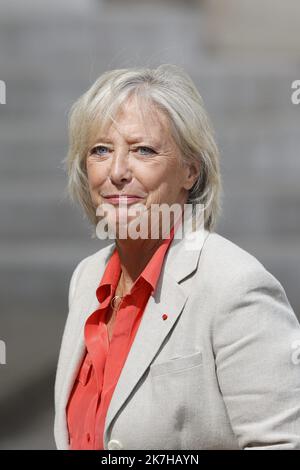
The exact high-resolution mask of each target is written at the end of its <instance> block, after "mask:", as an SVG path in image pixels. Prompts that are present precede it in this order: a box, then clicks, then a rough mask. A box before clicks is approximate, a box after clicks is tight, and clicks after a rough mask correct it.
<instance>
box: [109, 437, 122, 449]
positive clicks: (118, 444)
mask: <svg viewBox="0 0 300 470" xmlns="http://www.w3.org/2000/svg"><path fill="white" fill-rule="evenodd" d="M107 448H108V450H120V449H123V446H122V444H121V442H120V441H118V440H117V439H112V440H111V441H109V443H108V444H107Z"/></svg>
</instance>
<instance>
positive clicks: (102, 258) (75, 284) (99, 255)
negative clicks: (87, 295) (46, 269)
mask: <svg viewBox="0 0 300 470" xmlns="http://www.w3.org/2000/svg"><path fill="white" fill-rule="evenodd" d="M114 247H115V243H114V242H113V243H110V244H109V245H106V246H105V247H102V248H100V250H98V251H96V252H95V253H92V254H91V255H89V256H86V257H85V258H83V259H82V260H81V261H79V263H78V264H77V265H76V267H75V269H74V271H73V273H72V276H71V280H70V284H69V308H70V305H71V303H72V300H73V298H74V296H75V292H76V291H78V289H79V290H80V285H82V286H83V287H84V286H86V285H88V284H90V283H93V281H94V280H95V279H96V280H98V276H97V274H98V272H99V269H100V268H101V267H103V266H104V265H105V264H106V263H107V261H108V259H109V256H110V255H111V253H112V252H113V249H114Z"/></svg>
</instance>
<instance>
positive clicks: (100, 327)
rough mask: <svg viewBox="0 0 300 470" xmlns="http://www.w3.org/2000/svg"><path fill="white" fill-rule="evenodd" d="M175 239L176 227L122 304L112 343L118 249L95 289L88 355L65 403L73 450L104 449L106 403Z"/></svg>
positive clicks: (87, 327)
mask: <svg viewBox="0 0 300 470" xmlns="http://www.w3.org/2000/svg"><path fill="white" fill-rule="evenodd" d="M176 227H177V225H176ZM173 237H174V226H173V227H172V229H171V231H170V234H169V237H168V238H165V239H164V240H163V242H162V244H161V245H160V246H159V247H158V248H157V250H156V252H155V253H154V254H153V256H152V258H151V259H150V261H149V262H148V264H147V266H146V267H145V269H144V270H143V272H142V273H141V274H140V276H139V277H138V278H137V279H136V281H135V283H134V284H133V286H132V288H131V291H130V292H129V294H127V295H126V296H125V297H124V298H123V300H122V302H121V303H120V306H119V310H118V312H117V315H116V318H115V323H114V328H113V334H112V337H111V342H109V339H108V332H107V326H106V323H105V316H106V313H107V311H108V308H109V304H110V301H111V299H112V297H113V296H114V293H115V290H116V287H117V285H118V281H119V278H120V275H121V265H120V258H119V255H118V251H117V249H116V248H115V250H114V252H113V254H112V255H111V258H110V260H109V262H108V264H107V266H106V269H105V272H104V274H103V277H102V280H101V283H100V285H99V287H98V288H97V290H96V296H97V299H98V300H99V302H100V303H101V307H100V308H98V309H97V310H96V311H95V312H93V313H92V314H91V315H90V316H89V317H88V319H87V321H86V323H85V329H84V337H85V345H86V354H85V357H84V359H83V362H82V365H81V367H80V369H79V373H78V376H77V379H76V381H75V383H74V386H73V390H72V392H71V394H70V398H69V402H68V405H67V424H68V429H69V437H70V449H71V450H80V449H82V450H83V449H84V450H87V449H90V450H102V449H104V443H103V432H104V424H105V417H106V413H107V410H108V406H109V403H110V400H111V397H112V395H113V392H114V389H115V387H116V384H117V382H118V378H119V376H120V373H121V371H122V368H123V366H124V363H125V361H126V358H127V355H128V353H129V351H130V348H131V345H132V343H133V340H134V337H135V335H136V332H137V330H138V327H139V324H140V322H141V319H142V315H143V312H144V310H145V307H146V304H147V302H148V300H149V297H150V295H151V293H152V292H153V291H154V289H155V287H156V284H157V281H158V278H159V275H160V271H161V268H162V264H163V260H164V257H165V255H166V252H167V249H168V247H169V245H170V243H171V241H172V239H173Z"/></svg>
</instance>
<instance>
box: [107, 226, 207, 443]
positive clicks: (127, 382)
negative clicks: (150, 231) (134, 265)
mask: <svg viewBox="0 0 300 470" xmlns="http://www.w3.org/2000/svg"><path fill="white" fill-rule="evenodd" d="M208 235H209V232H208V231H207V230H204V229H203V230H202V231H201V233H199V234H198V235H197V237H198V238H196V239H194V241H193V240H188V238H186V237H184V238H183V239H182V240H181V239H175V238H174V239H173V241H172V242H171V245H170V247H169V250H168V252H167V254H166V259H165V261H164V264H163V266H162V271H161V276H160V278H159V281H158V285H157V288H156V289H155V292H154V295H152V296H150V298H149V301H148V303H147V305H146V308H145V311H144V313H143V317H142V320H141V323H140V325H139V328H138V331H137V333H136V336H135V339H134V342H133V344H132V346H131V349H130V351H129V353H128V356H127V359H126V362H125V364H124V367H123V369H122V371H121V374H120V377H119V380H118V383H117V385H116V388H115V390H114V393H113V395H112V398H111V401H110V404H109V407H108V411H107V415H106V420H105V430H104V442H105V443H106V441H107V435H108V431H109V427H110V425H111V424H112V421H113V419H114V417H115V416H116V414H117V413H118V411H119V409H120V408H121V406H122V405H123V404H124V402H125V401H126V399H127V398H128V397H129V396H130V394H131V392H132V390H133V389H134V387H135V386H136V384H137V383H138V381H139V380H140V378H141V377H142V375H143V374H144V372H145V371H146V369H147V368H148V367H149V365H150V363H151V361H152V360H153V358H154V356H155V355H156V353H157V351H158V350H159V348H160V346H161V344H162V343H163V341H164V339H165V338H166V336H167V335H168V333H169V332H170V330H171V329H172V327H173V326H174V324H175V322H176V320H177V318H178V317H179V316H180V314H181V312H182V310H183V308H184V305H185V303H186V301H187V299H188V292H186V291H185V289H184V287H183V285H180V284H179V283H180V282H182V281H183V280H184V279H185V278H186V277H187V276H189V275H191V273H192V272H194V271H195V270H196V269H197V266H198V261H199V255H200V252H201V249H202V247H203V244H204V242H205V240H206V238H207V236H208ZM193 242H195V243H193ZM164 313H167V315H168V319H167V321H164V320H163V319H162V315H163V314H164ZM149 338H150V339H149Z"/></svg>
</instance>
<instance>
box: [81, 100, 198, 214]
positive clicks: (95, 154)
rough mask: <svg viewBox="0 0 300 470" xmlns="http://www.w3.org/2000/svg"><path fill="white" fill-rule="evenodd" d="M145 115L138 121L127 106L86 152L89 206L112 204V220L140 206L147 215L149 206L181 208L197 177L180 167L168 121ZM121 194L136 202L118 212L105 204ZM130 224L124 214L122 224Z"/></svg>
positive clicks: (132, 105)
mask: <svg viewBox="0 0 300 470" xmlns="http://www.w3.org/2000/svg"><path fill="white" fill-rule="evenodd" d="M149 111H150V110H149ZM144 115H145V118H144V120H142V118H141V116H140V114H139V109H138V108H137V104H136V102H135V101H134V100H132V99H129V100H127V101H126V103H125V104H124V105H123V107H122V109H120V111H119V113H118V115H117V116H116V124H115V123H112V124H111V125H110V127H109V128H108V129H107V131H106V132H105V134H104V135H96V136H95V139H94V140H93V141H92V142H91V145H90V147H89V151H88V155H87V160H86V164H87V165H86V166H87V176H88V182H89V189H90V194H91V198H92V202H93V204H94V206H95V207H98V206H99V205H101V204H103V203H109V204H114V206H111V207H112V209H114V211H115V214H116V212H117V214H118V215H117V218H118V216H120V214H121V213H122V211H123V212H124V211H125V210H126V212H127V211H128V209H129V208H131V210H132V209H133V207H132V206H133V205H134V204H141V203H142V204H144V206H146V208H147V209H148V210H150V209H151V205H152V204H162V203H165V204H168V205H169V206H170V205H172V204H174V203H179V204H181V205H182V204H184V203H185V202H186V200H187V196H188V190H189V189H190V188H191V187H192V185H193V184H194V182H195V181H196V179H197V176H198V173H197V170H196V168H194V167H190V166H187V165H182V160H181V155H180V152H179V149H178V147H177V145H176V143H175V141H174V139H173V137H172V136H171V133H170V130H169V122H168V119H167V117H166V116H165V115H164V114H163V113H162V112H160V111H159V110H157V109H154V108H151V112H149V113H147V110H146V112H145V113H144ZM121 194H122V195H123V194H124V195H129V196H130V195H131V196H133V195H134V196H138V197H139V199H137V200H131V199H121V203H122V206H120V205H119V204H118V203H117V201H116V200H113V199H110V198H107V196H109V195H121ZM121 203H120V204H121ZM123 216H124V213H123ZM109 217H110V215H109V213H107V220H109ZM131 218H132V217H131ZM129 219H130V218H128V214H127V223H128V222H129V221H130V220H129ZM122 220H124V219H122Z"/></svg>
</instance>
